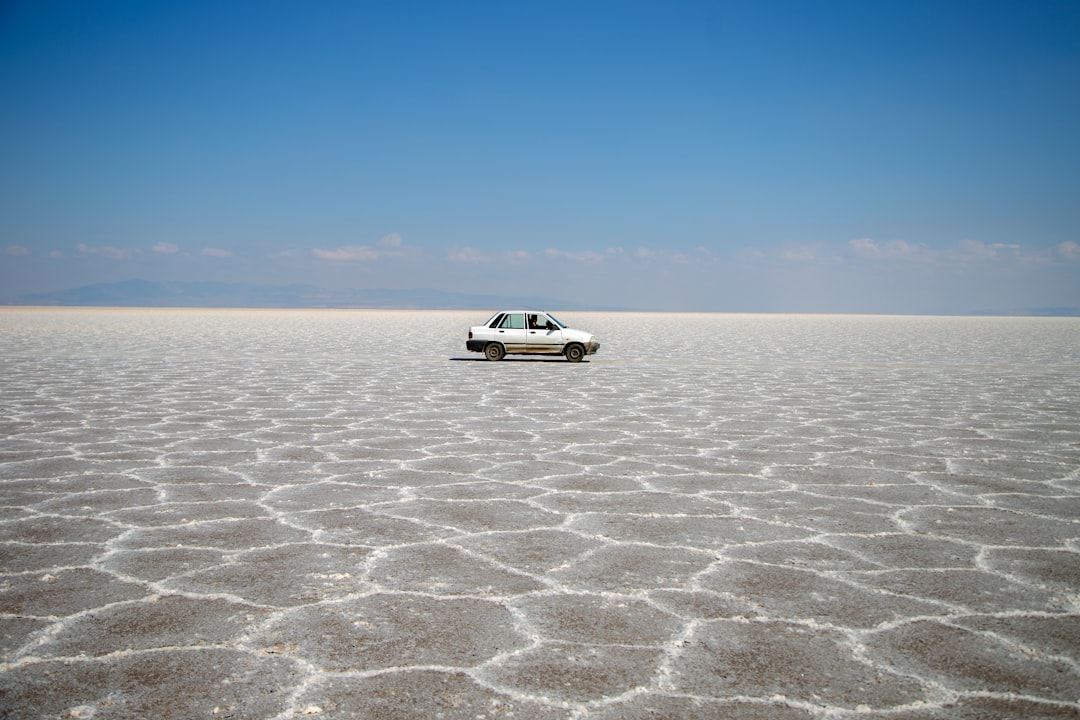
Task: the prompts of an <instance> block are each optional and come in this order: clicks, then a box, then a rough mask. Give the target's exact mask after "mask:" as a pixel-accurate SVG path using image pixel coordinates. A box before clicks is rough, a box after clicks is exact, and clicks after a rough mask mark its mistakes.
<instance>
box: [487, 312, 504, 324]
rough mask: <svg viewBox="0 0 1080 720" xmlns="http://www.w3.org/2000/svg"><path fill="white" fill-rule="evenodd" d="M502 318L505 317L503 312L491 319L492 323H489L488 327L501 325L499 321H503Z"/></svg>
mask: <svg viewBox="0 0 1080 720" xmlns="http://www.w3.org/2000/svg"><path fill="white" fill-rule="evenodd" d="M502 319H503V315H502V313H500V314H498V315H496V316H495V319H494V320H492V321H491V323H490V324H489V325H488V327H499V323H501V322H502Z"/></svg>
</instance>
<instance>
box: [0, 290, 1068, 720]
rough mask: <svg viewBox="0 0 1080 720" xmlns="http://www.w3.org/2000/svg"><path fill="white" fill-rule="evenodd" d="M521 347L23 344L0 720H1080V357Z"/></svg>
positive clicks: (328, 335) (814, 348) (368, 325)
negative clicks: (578, 354) (544, 355)
mask: <svg viewBox="0 0 1080 720" xmlns="http://www.w3.org/2000/svg"><path fill="white" fill-rule="evenodd" d="M496 309H497V308H491V309H490V310H492V311H493V310H496ZM489 314H490V312H487V311H479V312H375V311H199V310H126V309H124V310H119V309H118V310H89V309H24V308H20V309H15V308H8V309H2V310H0V717H3V718H96V719H101V718H157V719H167V718H168V719H171V718H176V719H178V720H179V719H184V720H190V719H192V718H207V719H216V718H259V719H261V718H281V719H284V718H300V717H304V718H307V717H311V718H386V719H394V720H399V719H408V718H425V719H427V718H447V719H466V718H467V719H470V720H472V719H475V718H485V719H492V720H494V719H497V718H518V719H523V718H524V719H531V718H536V719H538V720H539V719H549V718H551V719H555V718H566V719H569V718H596V719H599V720H616V719H620V720H623V719H625V720H632V719H644V718H654V719H656V718H670V719H672V720H674V719H676V718H678V719H679V720H688V719H694V718H737V719H742V720H748V719H751V718H757V719H761V720H765V719H768V720H810V719H837V720H841V719H849V718H850V719H852V720H854V719H863V718H883V719H888V720H931V719H939V718H940V719H944V718H957V719H964V720H973V719H975V718H1054V719H1057V718H1077V717H1080V319H1076V318H930V317H873V316H798V315H693V314H689V315H675V314H671V315H668V314H620V313H558V314H559V315H560V316H562V315H565V317H562V319H563V320H566V321H567V322H569V323H570V324H571V326H573V327H579V328H582V329H586V330H590V331H592V332H595V333H596V334H597V335H598V336H599V338H600V340H601V342H602V346H601V349H600V352H599V353H598V354H597V355H594V356H591V357H590V358H588V361H587V362H583V363H580V364H576V365H575V364H570V363H567V362H565V361H563V360H561V359H560V360H556V361H550V360H535V359H521V358H518V359H515V358H512V357H511V358H507V359H506V360H504V361H502V362H498V363H491V362H486V361H483V360H481V356H480V355H479V354H474V353H468V352H466V351H465V347H464V346H465V332H466V329H467V327H468V326H469V325H472V324H477V323H479V322H481V321H483V320H484V319H485V318H486V317H487V316H488V315H489Z"/></svg>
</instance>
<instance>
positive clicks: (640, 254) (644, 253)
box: [634, 247, 656, 258]
mask: <svg viewBox="0 0 1080 720" xmlns="http://www.w3.org/2000/svg"><path fill="white" fill-rule="evenodd" d="M655 256H656V252H655V251H653V250H650V249H649V248H646V247H640V248H638V249H637V250H635V251H634V257H636V258H651V257H655Z"/></svg>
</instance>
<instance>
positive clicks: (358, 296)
mask: <svg viewBox="0 0 1080 720" xmlns="http://www.w3.org/2000/svg"><path fill="white" fill-rule="evenodd" d="M0 303H2V304H4V305H45V306H72V307H192V308H373V309H413V308H415V309H426V310H478V309H490V310H497V309H499V308H503V307H524V308H544V309H556V310H585V309H589V310H605V309H609V310H610V309H615V308H593V307H589V308H586V307H584V306H581V305H576V304H574V303H567V302H563V301H561V300H556V299H554V298H545V297H534V296H513V297H511V296H501V295H471V294H468V293H456V292H444V291H442V290H430V289H424V288H418V289H412V290H387V289H365V290H327V289H324V288H318V287H315V286H312V285H249V284H243V283H224V282H151V281H147V280H126V281H124V282H115V283H97V284H94V285H85V286H83V287H78V288H74V289H72V290H59V291H56V292H47V293H31V294H28V295H19V296H16V297H9V298H4V299H3V300H0Z"/></svg>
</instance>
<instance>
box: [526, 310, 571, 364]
mask: <svg viewBox="0 0 1080 720" xmlns="http://www.w3.org/2000/svg"><path fill="white" fill-rule="evenodd" d="M525 325H526V330H525V333H526V334H525V341H526V343H527V344H528V346H527V348H526V350H527V352H531V353H555V354H557V353H559V352H561V351H562V346H563V336H562V330H560V329H559V326H558V325H556V324H555V323H553V322H551V321H550V320H548V317H547V315H545V314H544V313H525Z"/></svg>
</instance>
